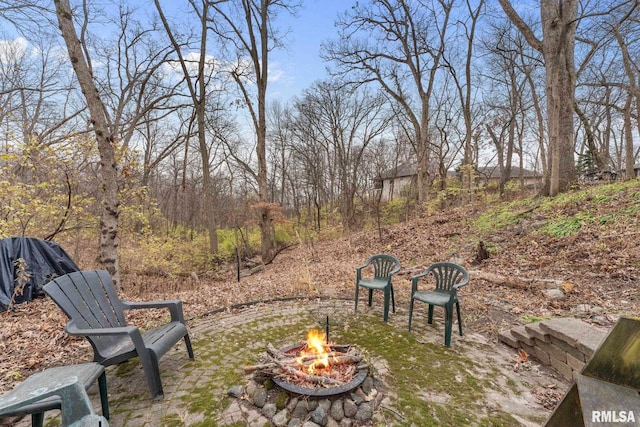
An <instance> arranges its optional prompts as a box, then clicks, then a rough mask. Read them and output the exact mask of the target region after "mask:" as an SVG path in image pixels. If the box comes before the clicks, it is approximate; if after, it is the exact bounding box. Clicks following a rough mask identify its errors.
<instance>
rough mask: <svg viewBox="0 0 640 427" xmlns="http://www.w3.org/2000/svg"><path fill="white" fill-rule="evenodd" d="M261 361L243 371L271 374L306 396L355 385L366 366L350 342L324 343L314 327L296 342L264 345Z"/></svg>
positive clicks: (342, 390) (280, 383) (362, 377)
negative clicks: (278, 346)
mask: <svg viewBox="0 0 640 427" xmlns="http://www.w3.org/2000/svg"><path fill="white" fill-rule="evenodd" d="M262 362H263V363H261V364H259V365H255V366H247V367H246V368H245V371H247V372H259V373H261V374H263V375H266V376H268V377H271V378H272V379H273V381H274V382H275V383H276V384H277V385H278V386H280V387H282V388H283V389H285V390H287V391H289V392H291V393H295V394H299V395H303V396H310V397H321V396H333V395H337V394H341V393H346V392H348V391H351V390H353V389H355V388H356V387H358V386H359V385H360V384H362V382H363V381H364V380H365V378H366V377H367V374H368V372H369V366H368V365H367V364H366V363H365V362H364V356H363V354H362V353H361V352H360V350H359V349H358V348H357V347H355V346H352V345H337V344H331V343H327V342H326V335H325V334H323V333H322V332H318V331H316V330H311V331H309V333H308V334H307V340H306V341H305V342H303V343H300V344H294V345H290V346H287V347H284V348H281V349H279V350H278V349H276V348H275V347H274V346H273V345H272V344H269V345H267V353H266V355H265V356H264V357H263V360H262Z"/></svg>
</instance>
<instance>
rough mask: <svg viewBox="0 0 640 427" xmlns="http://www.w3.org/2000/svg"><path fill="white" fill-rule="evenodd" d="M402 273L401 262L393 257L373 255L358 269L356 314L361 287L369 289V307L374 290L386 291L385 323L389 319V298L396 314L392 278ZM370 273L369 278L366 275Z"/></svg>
mask: <svg viewBox="0 0 640 427" xmlns="http://www.w3.org/2000/svg"><path fill="white" fill-rule="evenodd" d="M398 271H400V261H398V260H397V259H396V258H395V257H393V256H391V255H384V254H379V255H373V256H372V257H371V258H369V259H368V260H367V261H366V262H365V263H364V265H361V266H360V267H357V268H356V305H355V312H356V313H357V312H358V291H359V290H360V287H361V286H362V287H363V288H367V289H369V307H371V302H372V299H373V291H374V290H382V291H384V317H383V318H384V321H385V322H386V321H387V320H388V319H389V297H391V304H392V308H393V312H394V313H395V312H396V301H395V298H394V297H393V284H392V283H391V276H393V275H394V274H396V273H397V272H398ZM368 272H369V273H370V274H369V276H372V277H364V276H367V274H366V273H368Z"/></svg>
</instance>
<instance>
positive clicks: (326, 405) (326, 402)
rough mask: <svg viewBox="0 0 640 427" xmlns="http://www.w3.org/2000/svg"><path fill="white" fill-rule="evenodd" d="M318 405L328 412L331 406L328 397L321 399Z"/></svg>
mask: <svg viewBox="0 0 640 427" xmlns="http://www.w3.org/2000/svg"><path fill="white" fill-rule="evenodd" d="M318 406H319V407H321V408H324V410H325V411H327V412H329V408H331V401H330V400H329V399H322V400H321V401H320V402H318Z"/></svg>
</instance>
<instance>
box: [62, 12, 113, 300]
mask: <svg viewBox="0 0 640 427" xmlns="http://www.w3.org/2000/svg"><path fill="white" fill-rule="evenodd" d="M54 5H55V7H56V16H57V18H58V23H59V25H60V30H61V32H62V37H63V38H64V42H65V44H66V46H67V51H68V53H69V59H70V61H71V64H72V66H73V70H74V72H75V74H76V77H77V78H78V83H79V84H80V88H81V89H82V93H83V94H84V96H85V99H86V101H87V107H88V108H89V112H90V114H91V124H92V125H93V129H94V132H95V135H96V142H97V144H98V152H99V153H100V171H101V177H102V182H101V184H102V207H103V209H102V216H101V218H100V262H101V264H102V265H103V266H104V268H105V269H106V270H107V271H108V272H109V274H110V275H111V278H112V280H113V283H114V285H115V286H116V288H118V289H120V288H121V284H120V267H119V265H118V215H119V202H118V170H117V165H116V160H115V147H114V146H115V143H116V142H115V138H114V136H113V134H112V133H111V131H110V129H109V126H108V120H107V117H106V112H105V107H104V104H103V103H102V100H101V99H100V96H99V94H98V89H97V88H96V86H95V84H94V82H93V77H92V74H91V70H90V69H89V64H88V63H87V58H85V56H84V53H83V50H82V46H81V45H80V40H79V39H78V37H77V35H76V30H75V27H74V24H73V19H72V14H71V6H70V4H69V0H54Z"/></svg>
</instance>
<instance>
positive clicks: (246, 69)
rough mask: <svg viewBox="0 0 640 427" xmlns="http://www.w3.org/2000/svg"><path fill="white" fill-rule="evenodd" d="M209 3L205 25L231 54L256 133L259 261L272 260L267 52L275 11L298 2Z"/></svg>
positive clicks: (275, 38)
mask: <svg viewBox="0 0 640 427" xmlns="http://www.w3.org/2000/svg"><path fill="white" fill-rule="evenodd" d="M210 5H211V9H212V15H211V16H210V17H209V23H210V26H211V28H212V29H213V31H214V32H215V33H216V34H217V35H218V37H219V38H220V40H222V41H223V43H224V44H225V47H226V48H227V49H228V50H229V51H230V52H231V54H232V55H235V58H234V60H235V62H236V66H235V67H234V68H233V70H232V71H231V76H232V77H233V80H234V81H235V82H236V85H237V87H238V89H239V90H240V93H241V97H242V100H243V101H244V104H245V106H246V107H247V108H248V110H249V114H250V116H251V123H252V124H253V128H254V130H255V132H256V156H257V158H258V170H257V173H256V174H255V175H256V178H257V184H258V201H259V206H258V211H259V217H260V232H261V255H262V261H263V262H265V263H266V262H270V261H271V259H272V257H273V241H272V238H271V237H272V236H271V228H272V227H271V205H270V202H271V201H270V200H269V183H268V179H267V177H268V175H267V110H266V102H267V86H268V82H269V53H270V52H271V51H272V50H273V49H274V48H276V47H278V46H279V45H280V44H281V43H282V40H281V38H280V35H279V34H278V33H277V28H276V26H275V23H274V21H275V19H276V17H277V15H278V13H279V12H281V11H284V12H286V13H293V12H294V11H295V8H296V7H297V6H298V1H294V0H233V1H216V2H210ZM247 61H248V64H247ZM254 85H255V86H254ZM254 87H255V91H256V92H255V93H254V92H253V88H254Z"/></svg>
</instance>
